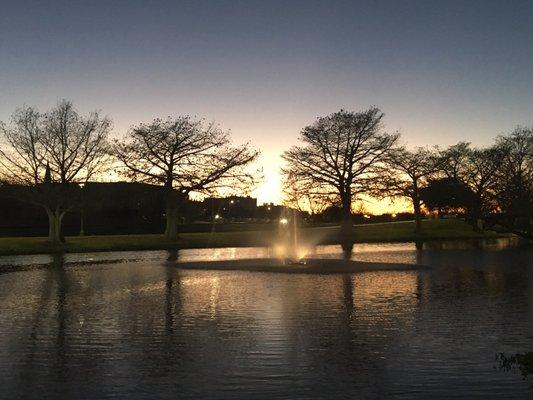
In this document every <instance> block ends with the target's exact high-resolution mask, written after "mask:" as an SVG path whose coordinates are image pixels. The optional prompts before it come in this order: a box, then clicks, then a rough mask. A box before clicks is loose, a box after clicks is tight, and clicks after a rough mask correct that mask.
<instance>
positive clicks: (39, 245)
mask: <svg viewBox="0 0 533 400" xmlns="http://www.w3.org/2000/svg"><path fill="white" fill-rule="evenodd" d="M301 236H302V238H303V241H302V245H303V246H306V245H308V246H309V245H336V244H340V243H341V240H340V231H339V228H338V226H331V227H329V226H328V227H309V228H303V229H302V232H301ZM276 237H277V236H276V233H275V232H272V231H264V230H261V231H246V230H242V231H234V232H215V233H181V234H179V237H178V240H177V241H176V242H168V241H166V240H165V239H164V237H163V236H162V235H160V234H144V235H143V234H133V235H94V236H69V237H66V243H65V244H63V245H61V246H54V245H51V244H50V243H48V242H47V240H46V238H45V237H0V256H13V255H34V254H57V253H88V252H106V251H143V250H176V249H202V248H224V247H264V246H272V245H273V244H275V242H276ZM512 237H514V235H512V234H507V233H496V232H493V231H485V232H474V231H473V230H472V227H471V226H470V225H468V224H467V223H466V222H464V221H460V220H424V221H423V228H422V233H421V234H417V233H416V232H415V231H414V222H413V221H402V222H392V223H379V224H365V225H355V226H354V229H353V234H352V237H351V239H352V241H353V243H354V244H357V243H405V242H417V241H419V242H433V241H444V240H457V241H465V242H466V241H472V240H480V239H481V240H483V239H499V238H512Z"/></svg>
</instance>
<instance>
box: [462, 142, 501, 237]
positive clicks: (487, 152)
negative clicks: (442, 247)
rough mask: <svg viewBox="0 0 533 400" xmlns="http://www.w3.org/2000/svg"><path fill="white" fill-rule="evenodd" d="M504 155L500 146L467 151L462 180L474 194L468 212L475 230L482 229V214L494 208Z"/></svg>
mask: <svg viewBox="0 0 533 400" xmlns="http://www.w3.org/2000/svg"><path fill="white" fill-rule="evenodd" d="M504 156H505V152H504V151H503V148H502V147H501V146H492V147H488V148H484V149H471V150H469V151H468V154H467V162H466V171H465V176H464V178H463V181H464V182H465V183H466V185H467V186H468V187H469V188H470V189H471V190H472V193H473V194H474V196H473V197H474V198H473V202H472V206H471V210H469V213H470V217H471V219H472V223H473V226H474V229H476V230H478V229H482V226H481V225H480V224H481V219H482V217H483V215H485V214H487V213H489V212H490V211H491V210H493V209H494V208H495V200H496V197H495V196H496V184H497V181H498V179H499V177H498V172H499V170H500V167H501V164H502V162H503V161H504Z"/></svg>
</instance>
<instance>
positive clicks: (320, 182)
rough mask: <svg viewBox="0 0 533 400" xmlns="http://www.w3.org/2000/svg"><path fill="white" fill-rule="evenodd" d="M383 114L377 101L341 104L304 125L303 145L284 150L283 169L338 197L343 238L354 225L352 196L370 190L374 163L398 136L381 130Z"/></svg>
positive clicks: (316, 192)
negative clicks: (354, 107) (348, 107)
mask: <svg viewBox="0 0 533 400" xmlns="http://www.w3.org/2000/svg"><path fill="white" fill-rule="evenodd" d="M382 119H383V113H382V112H381V111H380V110H379V109H378V108H376V107H371V108H369V109H368V110H365V111H362V112H357V113H356V112H350V111H345V110H340V111H339V112H336V113H334V114H331V115H328V116H326V117H322V118H318V119H317V121H316V122H315V123H314V124H312V125H310V126H307V127H305V128H304V129H303V130H302V132H301V133H300V141H301V142H302V145H301V146H294V147H292V148H291V149H289V150H288V151H286V152H285V153H284V155H283V158H284V160H285V161H286V167H285V168H284V169H283V173H284V174H285V175H287V176H288V175H292V176H293V178H294V179H295V180H296V181H297V182H301V184H302V185H306V186H307V187H310V188H313V194H314V195H316V196H320V197H322V198H324V199H331V198H336V199H339V200H340V204H341V205H342V211H343V222H342V225H341V232H342V237H343V240H345V241H346V240H349V237H350V235H351V230H352V212H351V211H352V202H353V200H354V199H355V197H356V196H357V195H358V194H362V193H367V192H369V191H370V190H371V187H372V185H373V181H374V179H375V177H376V172H377V168H376V167H377V166H378V164H379V163H380V162H382V161H384V159H385V156H386V155H387V153H388V152H389V150H390V149H391V147H392V146H393V145H394V144H395V143H396V141H397V139H398V136H399V135H398V134H392V135H391V134H387V133H383V132H382Z"/></svg>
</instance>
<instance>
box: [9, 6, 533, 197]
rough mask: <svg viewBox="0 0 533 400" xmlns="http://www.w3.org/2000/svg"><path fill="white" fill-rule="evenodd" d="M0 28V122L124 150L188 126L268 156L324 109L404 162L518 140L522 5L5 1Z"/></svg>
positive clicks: (526, 17) (530, 83)
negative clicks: (379, 137) (167, 127)
mask: <svg viewBox="0 0 533 400" xmlns="http://www.w3.org/2000/svg"><path fill="white" fill-rule="evenodd" d="M1 11H2V12H1V13H0V120H6V119H7V118H8V117H9V115H10V114H11V113H12V112H13V110H14V109H15V108H16V107H17V106H20V105H22V104H28V105H34V106H37V107H38V108H40V109H43V110H44V109H47V108H49V107H51V106H53V105H54V104H55V103H56V102H57V101H58V100H59V99H61V98H67V99H70V100H72V101H74V103H75V104H76V105H77V107H78V109H79V110H80V111H90V110H93V109H101V110H102V111H103V112H104V113H106V114H108V115H109V116H110V117H111V118H112V119H113V121H114V126H115V133H116V134H117V135H118V134H123V133H125V132H126V130H127V128H128V127H129V126H130V125H131V124H134V123H138V122H141V121H147V120H150V119H152V118H154V117H158V116H167V115H179V114H192V115H198V116H201V117H205V118H207V119H214V120H216V121H218V122H219V123H220V124H221V125H222V127H224V128H228V129H231V130H232V132H233V134H234V138H235V141H236V142H243V141H251V142H252V143H253V144H254V145H255V146H257V147H258V148H261V149H262V150H263V153H264V154H263V157H262V160H261V164H262V166H263V167H264V168H265V174H266V176H267V183H265V186H264V188H263V189H262V192H260V193H259V196H260V200H263V201H267V200H276V199H277V197H279V193H278V192H277V191H278V188H277V181H278V179H279V178H278V175H277V169H278V167H279V162H280V160H279V154H280V153H281V152H282V151H283V150H284V149H286V148H287V147H289V146H290V145H291V144H294V143H296V139H297V136H298V132H299V131H300V129H301V128H302V127H304V126H305V125H307V124H310V123H312V122H313V120H314V119H315V118H316V117H317V116H319V115H326V114H328V113H331V112H334V111H336V110H338V109H339V108H345V109H350V110H359V109H362V108H366V107H368V106H369V105H377V106H379V107H380V108H381V109H382V110H383V111H384V112H385V114H386V117H385V123H386V126H387V129H389V130H391V131H395V130H399V131H401V132H402V135H403V139H404V141H405V142H407V143H408V144H409V145H411V146H416V145H433V144H440V145H448V144H452V143H454V142H457V141H459V140H468V141H471V142H473V143H474V144H477V145H484V144H487V143H490V142H491V140H492V138H494V136H496V135H497V134H499V133H501V132H505V131H509V130H511V129H512V128H513V127H514V126H515V125H519V124H520V125H531V124H533V73H532V71H533V1H520V0H513V1H503V0H502V1H489V0H487V1H466V0H465V1H445V2H443V1H360V2H358V1H287V0H286V1H190V2H178V1H176V2H165V1H158V2H156V1H102V2H99V1H46V2H45V1H41V2H38V1H33V2H25V1H17V2H9V1H4V2H2V10H1Z"/></svg>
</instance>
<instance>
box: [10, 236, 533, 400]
mask: <svg viewBox="0 0 533 400" xmlns="http://www.w3.org/2000/svg"><path fill="white" fill-rule="evenodd" d="M430 247H432V248H430ZM449 247H452V248H453V247H454V246H450V245H446V244H444V245H439V246H434V245H433V246H426V248H425V249H424V250H422V251H417V250H416V249H415V246H414V244H397V245H356V247H355V251H356V252H355V254H354V258H355V259H360V260H364V261H376V262H403V263H413V264H414V263H420V264H425V265H429V266H431V267H432V268H431V269H430V270H420V271H387V272H366V273H359V274H345V275H342V274H339V275H303V274H294V275H288V274H276V273H253V272H240V271H186V270H180V269H179V264H178V265H176V263H173V262H166V261H165V259H166V257H167V255H166V254H165V253H164V252H145V253H108V254H94V255H84V256H76V255H70V256H67V257H66V259H65V260H61V259H59V258H56V259H55V260H53V259H52V260H48V258H47V256H32V257H3V258H0V272H1V271H4V273H0V398H2V399H4V398H5V399H19V398H21V399H57V398H80V399H82V398H83V399H106V398H124V399H189V398H190V399H193V398H194V399H196V398H200V399H203V398H205V399H366V398H368V399H374V398H395V399H403V398H405V399H412V398H419V399H439V398H442V399H451V398H468V399H473V398H479V399H488V398H494V399H503V398H506V399H510V398H522V399H527V398H533V379H532V377H529V379H526V380H523V379H522V377H521V376H520V375H519V374H516V373H513V372H504V371H500V370H499V369H498V368H497V367H498V364H497V361H496V359H495V357H496V354H497V353H500V352H503V353H506V354H514V353H522V352H527V351H532V350H533V251H532V250H531V248H514V249H505V247H506V246H500V245H497V244H496V245H494V244H493V245H492V246H489V247H490V248H489V249H488V250H487V249H485V250H482V249H479V248H475V246H463V247H464V248H463V249H457V248H455V249H452V250H449V249H445V250H443V249H442V248H449ZM455 247H457V246H455ZM267 253H268V250H264V249H245V250H235V249H222V250H189V251H182V252H181V253H180V254H179V259H180V260H201V259H221V258H222V259H223V258H230V259H231V258H239V257H245V258H248V257H251V256H254V255H255V256H259V257H264V256H265V255H267ZM317 253H318V254H319V255H320V256H323V257H338V256H339V254H340V252H339V250H338V249H337V247H334V246H327V247H322V248H319V249H317ZM121 257H122V258H125V259H127V260H132V261H127V262H121V263H116V262H111V261H116V260H118V259H120V258H121ZM106 260H109V261H106ZM133 260H134V261H133ZM48 262H50V265H45V264H46V263H48ZM34 264H35V265H38V264H43V265H41V266H39V267H35V268H27V267H28V266H30V265H34ZM2 265H4V266H3V267H2ZM8 265H11V267H8ZM13 265H16V266H15V267H13Z"/></svg>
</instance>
